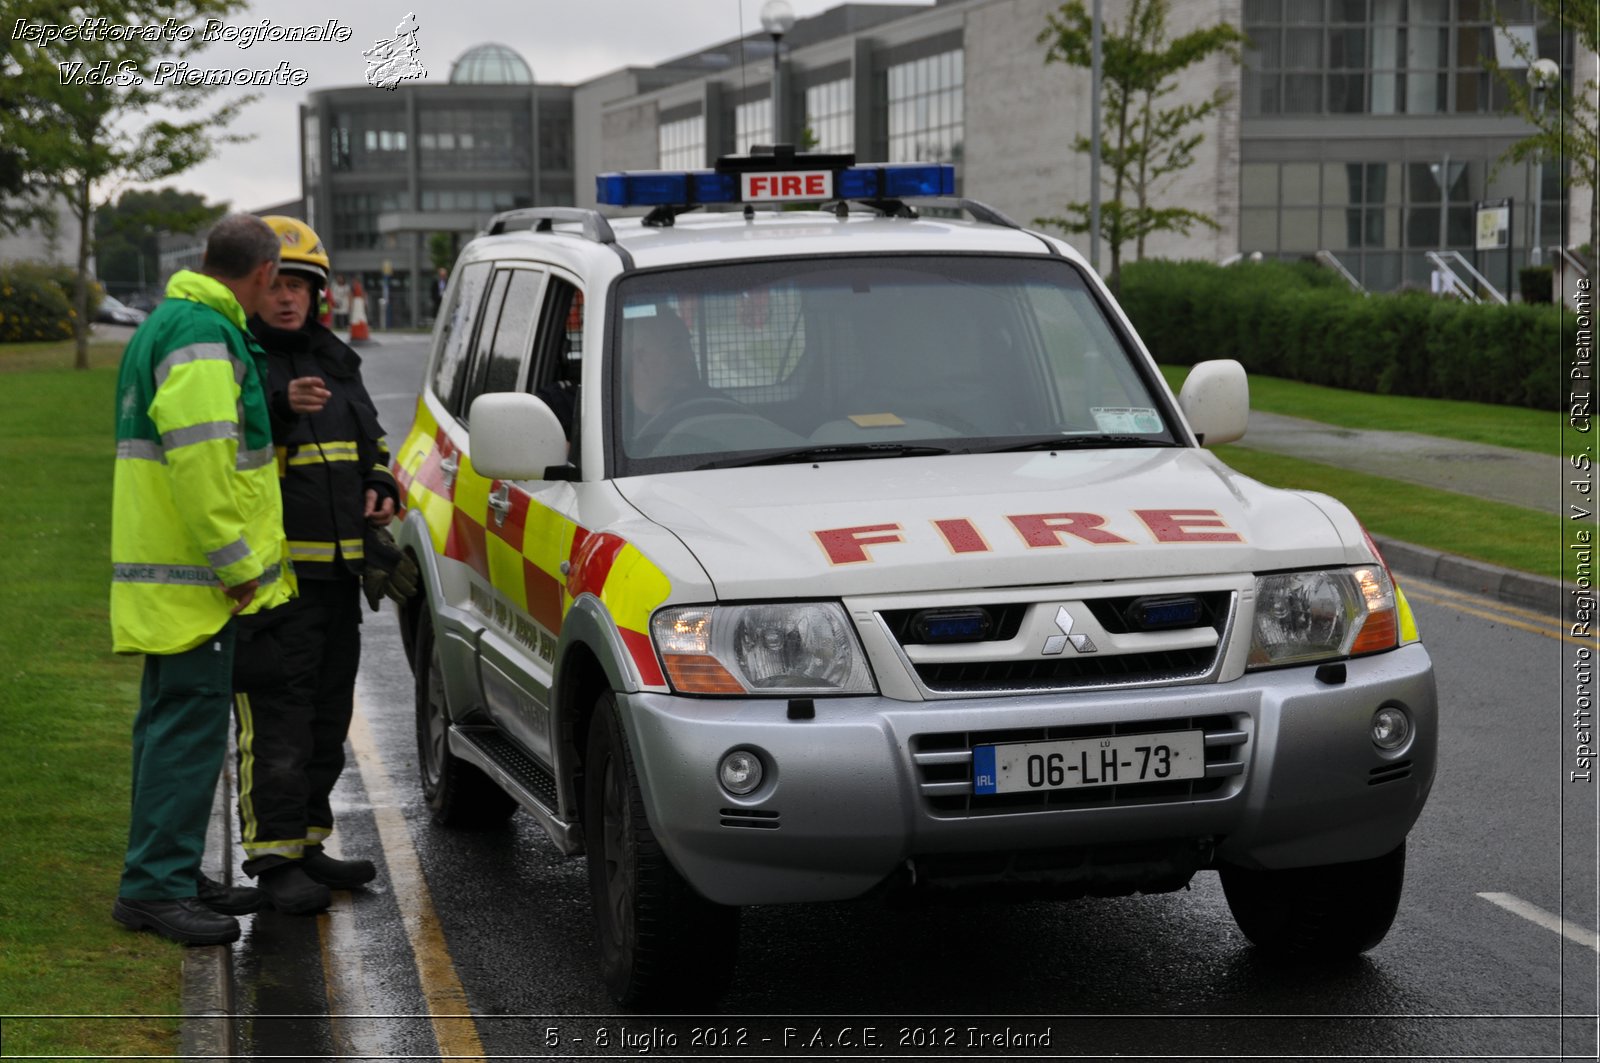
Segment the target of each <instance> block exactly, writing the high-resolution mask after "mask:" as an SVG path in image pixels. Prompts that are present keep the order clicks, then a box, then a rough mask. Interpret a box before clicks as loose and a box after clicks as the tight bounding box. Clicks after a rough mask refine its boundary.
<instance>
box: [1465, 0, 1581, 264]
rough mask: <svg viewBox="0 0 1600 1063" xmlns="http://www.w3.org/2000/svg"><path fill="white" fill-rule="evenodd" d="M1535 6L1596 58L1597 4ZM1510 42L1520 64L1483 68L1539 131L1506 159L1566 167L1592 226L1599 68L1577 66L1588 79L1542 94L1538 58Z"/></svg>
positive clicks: (1501, 26)
mask: <svg viewBox="0 0 1600 1063" xmlns="http://www.w3.org/2000/svg"><path fill="white" fill-rule="evenodd" d="M1534 6H1535V7H1536V8H1537V9H1538V11H1539V14H1540V16H1541V21H1543V22H1546V23H1548V24H1549V26H1550V27H1551V28H1554V29H1555V30H1557V31H1558V32H1559V34H1560V39H1561V40H1562V41H1563V42H1569V41H1571V42H1576V43H1579V44H1582V45H1583V47H1584V48H1585V49H1587V50H1588V51H1589V53H1590V54H1591V55H1593V54H1595V53H1596V52H1600V17H1596V13H1595V9H1594V6H1593V5H1592V4H1574V3H1569V2H1567V0H1534ZM1495 21H1496V31H1497V32H1499V33H1504V32H1505V30H1506V24H1505V22H1504V20H1503V19H1501V18H1500V17H1499V15H1498V13H1497V14H1496V19H1495ZM1507 39H1508V40H1510V41H1511V47H1512V50H1513V51H1514V52H1515V53H1516V55H1517V58H1518V60H1519V61H1520V63H1521V66H1519V67H1517V68H1508V67H1503V66H1501V65H1500V64H1499V63H1497V62H1495V61H1494V60H1492V59H1491V60H1489V61H1488V62H1486V63H1485V64H1484V65H1485V66H1487V67H1488V68H1489V69H1490V70H1491V71H1493V72H1494V75H1495V77H1496V78H1498V79H1499V80H1500V83H1501V84H1502V85H1504V86H1505V89H1506V95H1507V97H1508V98H1509V101H1510V110H1511V113H1513V114H1515V115H1517V116H1518V117H1520V118H1522V119H1523V120H1524V121H1526V122H1527V123H1528V124H1529V125H1531V126H1533V127H1534V133H1533V134H1532V135H1531V136H1528V137H1525V138H1523V139H1522V140H1519V141H1517V143H1515V144H1513V145H1512V146H1511V148H1510V149H1509V150H1508V151H1507V152H1506V153H1505V155H1503V156H1502V158H1509V159H1511V160H1512V161H1513V162H1530V161H1535V162H1536V161H1540V160H1543V161H1555V162H1559V163H1562V164H1564V165H1563V166H1562V175H1561V181H1562V183H1563V184H1565V185H1567V186H1568V187H1569V188H1587V189H1588V190H1589V197H1590V199H1589V217H1590V219H1591V224H1593V221H1594V220H1595V219H1600V80H1597V79H1596V77H1595V70H1594V65H1593V63H1592V61H1591V62H1589V63H1582V62H1580V63H1576V64H1574V67H1573V74H1574V77H1575V78H1582V79H1583V80H1582V82H1581V83H1579V84H1569V83H1568V82H1567V80H1566V79H1565V78H1557V79H1556V81H1555V83H1554V84H1552V85H1549V86H1547V87H1545V88H1544V89H1543V90H1542V91H1541V90H1539V89H1538V88H1537V87H1536V86H1535V85H1533V84H1530V79H1529V77H1528V74H1529V72H1530V70H1531V69H1532V66H1533V64H1534V62H1535V61H1536V60H1537V59H1538V58H1539V57H1538V56H1537V55H1536V54H1534V50H1533V49H1532V48H1530V47H1529V46H1528V43H1527V42H1526V41H1525V40H1522V39H1520V38H1518V37H1512V36H1510V35H1507ZM1525 68H1526V69H1525ZM1538 179H1539V178H1535V180H1538ZM1563 242H1565V241H1564V240H1563Z"/></svg>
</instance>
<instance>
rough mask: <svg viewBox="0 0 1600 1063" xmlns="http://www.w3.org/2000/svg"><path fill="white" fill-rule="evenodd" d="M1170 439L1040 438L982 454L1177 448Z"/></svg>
mask: <svg viewBox="0 0 1600 1063" xmlns="http://www.w3.org/2000/svg"><path fill="white" fill-rule="evenodd" d="M1177 445H1178V444H1176V443H1174V442H1172V441H1171V440H1170V439H1151V438H1150V437H1149V436H1129V435H1081V436H1038V437H1037V438H1034V439H1027V440H1023V441H1022V442H1021V443H1006V444H1004V445H1003V446H998V447H985V448H984V449H982V450H981V451H979V453H982V454H1010V453H1013V452H1017V451H1024V450H1113V449H1115V448H1117V447H1175V446H1177Z"/></svg>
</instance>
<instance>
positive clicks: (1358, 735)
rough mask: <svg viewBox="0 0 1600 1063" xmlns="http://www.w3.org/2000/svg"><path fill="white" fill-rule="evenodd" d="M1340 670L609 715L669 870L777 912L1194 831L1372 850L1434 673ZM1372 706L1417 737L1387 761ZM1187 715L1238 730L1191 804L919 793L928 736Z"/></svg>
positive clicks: (1221, 837) (1315, 855)
mask: <svg viewBox="0 0 1600 1063" xmlns="http://www.w3.org/2000/svg"><path fill="white" fill-rule="evenodd" d="M1345 670H1346V678H1345V680H1344V682H1342V683H1329V682H1324V681H1322V680H1319V679H1317V678H1316V669H1315V668H1314V667H1305V668H1288V669H1281V670H1277V671H1271V672H1262V673H1255V674H1250V675H1246V676H1245V677H1244V678H1242V679H1239V680H1237V681H1235V682H1231V683H1225V684H1217V685H1211V686H1183V687H1171V688H1164V689H1156V690H1151V689H1141V690H1137V691H1128V690H1123V691H1091V692H1084V693H1065V694H1050V695H1038V696H1028V697H1006V698H989V699H986V698H970V699H963V700H952V701H940V702H917V703H912V702H903V701H894V700H891V699H888V698H883V697H857V698H839V699H817V701H816V702H815V706H816V712H815V716H814V718H809V719H790V718H789V714H788V703H787V702H785V701H783V700H772V699H748V700H709V699H693V698H682V697H674V696H670V695H661V694H632V695H627V696H625V697H623V698H622V699H621V701H622V704H621V708H622V715H623V719H624V721H625V725H626V727H627V731H628V740H629V742H630V744H631V745H632V747H633V750H634V752H635V758H636V762H637V765H638V770H639V772H640V775H641V782H642V785H643V787H644V791H645V801H646V809H647V812H648V815H649V818H650V824H651V826H652V828H653V829H654V830H655V832H656V834H657V836H658V838H659V839H660V841H661V844H662V845H663V846H664V847H665V849H666V851H667V853H668V855H669V856H670V857H671V859H672V861H673V863H674V865H676V867H677V868H678V870H679V871H680V872H682V874H683V875H684V876H685V878H687V879H688V880H689V882H690V883H691V884H693V886H694V887H695V888H696V889H698V890H699V891H700V892H701V893H703V894H704V895H705V896H706V897H708V898H710V899H712V900H714V901H718V902H721V903H724V904H773V903H781V902H788V901H820V900H838V899H844V898H849V897H855V896H859V895H860V894H862V893H864V892H866V891H867V890H870V889H871V888H873V887H874V886H876V885H877V884H878V883H880V882H882V881H883V880H884V879H886V878H888V877H889V876H890V875H892V874H894V873H895V872H896V871H897V870H899V869H901V868H903V867H904V866H905V865H906V862H907V861H908V860H912V859H915V858H917V857H919V856H933V855H951V854H965V853H996V852H1004V851H1013V850H1014V851H1039V850H1051V849H1065V848H1071V847H1092V846H1117V845H1126V844H1130V843H1139V842H1145V841H1149V842H1185V841H1188V840H1191V839H1204V840H1206V843H1207V845H1210V844H1214V845H1215V857H1216V859H1217V860H1218V861H1225V862H1228V863H1233V864H1239V865H1243V866H1247V867H1263V868H1283V867H1300V866H1308V865H1314V864H1329V863H1340V862H1343V861H1349V860H1361V859H1367V858H1370V857H1374V856H1378V855H1381V854H1383V853H1385V852H1388V851H1389V850H1391V849H1393V848H1394V847H1395V846H1396V845H1398V844H1399V843H1400V842H1401V841H1402V840H1403V839H1404V838H1405V836H1406V833H1407V832H1408V831H1409V830H1410V829H1411V825H1412V824H1413V823H1414V822H1416V819H1417V816H1418V815H1419V814H1420V813H1421V811H1422V806H1423V803H1424V802H1425V801H1426V799H1427V796H1428V791H1429V788H1430V787H1431V785H1432V783H1433V774H1434V761H1435V753H1436V742H1437V737H1436V736H1437V724H1438V712H1437V704H1436V695H1435V691H1434V682H1433V667H1432V664H1431V662H1430V661H1429V659H1428V655H1427V652H1426V651H1425V650H1424V649H1423V648H1422V647H1421V646H1420V645H1412V646H1407V647H1402V648H1401V649H1398V650H1395V651H1393V652H1390V653H1384V654H1380V655H1377V656H1374V657H1368V658H1363V659H1359V660H1355V661H1350V662H1348V663H1347V665H1346V669H1345ZM1382 705H1399V706H1402V707H1403V708H1404V709H1405V710H1406V711H1407V712H1408V713H1409V714H1410V717H1411V720H1412V724H1413V728H1414V729H1413V733H1412V737H1411V739H1410V741H1409V742H1408V743H1407V744H1406V745H1405V746H1404V747H1402V748H1401V749H1399V750H1397V751H1395V752H1393V753H1384V752H1381V751H1380V750H1378V749H1377V747H1375V746H1374V745H1373V744H1372V742H1371V739H1370V737H1369V730H1370V722H1371V719H1372V715H1373V713H1374V712H1375V711H1376V710H1377V709H1378V708H1379V707H1380V706H1382ZM1197 720H1206V721H1210V723H1209V724H1207V726H1208V727H1213V726H1215V727H1218V728H1222V727H1223V726H1224V723H1225V724H1226V727H1227V728H1229V729H1232V730H1233V731H1235V732H1242V733H1243V736H1242V738H1239V739H1237V740H1236V742H1237V744H1236V745H1234V746H1233V747H1232V748H1231V749H1229V750H1227V751H1226V754H1225V755H1224V756H1223V757H1222V759H1221V762H1220V763H1221V766H1220V767H1217V768H1216V769H1215V770H1214V772H1213V778H1212V779H1211V780H1209V781H1207V782H1206V783H1205V785H1203V786H1198V787H1196V788H1195V790H1196V791H1197V792H1192V793H1190V792H1183V793H1176V794H1175V793H1172V792H1170V791H1166V790H1160V791H1158V790H1157V789H1150V790H1148V791H1147V792H1146V793H1144V794H1141V792H1140V788H1139V787H1137V786H1131V787H1129V786H1125V787H1121V788H1118V791H1117V794H1116V796H1115V798H1114V800H1111V799H1107V800H1101V799H1099V798H1097V799H1096V800H1095V801H1091V802H1087V803H1083V802H1080V803H1076V804H1074V803H1068V804H1041V805H1039V806H1037V807H1029V808H1023V809H1006V808H992V807H975V808H973V809H964V808H959V807H952V804H951V801H950V800H949V799H948V795H949V794H950V793H951V792H952V791H953V790H955V789H958V788H957V787H952V786H951V785H950V784H949V782H943V783H940V782H935V781H930V779H929V778H928V774H927V771H926V766H925V765H926V762H927V761H928V759H929V758H928V757H927V756H926V755H923V756H922V757H921V763H920V764H919V759H918V757H919V751H921V750H923V749H924V748H926V745H927V739H928V737H929V736H941V741H942V742H943V744H944V745H945V746H948V745H949V736H952V735H963V734H973V733H977V734H979V735H983V736H987V735H993V734H995V733H996V732H1001V733H1005V732H1037V731H1038V730H1039V729H1041V728H1046V727H1050V728H1061V727H1079V726H1082V727H1090V728H1093V727H1102V726H1103V727H1110V726H1113V725H1119V724H1122V725H1127V724H1134V725H1137V724H1155V723H1160V722H1164V721H1197ZM983 740H985V741H987V740H992V739H983ZM741 748H742V749H752V750H755V751H757V752H758V753H759V754H760V756H761V758H762V760H763V762H764V765H765V767H766V771H767V774H766V777H765V779H764V780H763V782H762V785H761V787H760V788H759V789H758V790H757V791H756V792H755V793H753V794H751V795H749V796H748V797H742V798H741V797H734V796H732V795H730V794H728V793H727V792H726V791H724V790H723V789H722V788H721V786H720V785H719V784H718V781H717V764H718V762H719V761H720V760H721V758H722V757H723V756H724V755H725V754H727V753H728V752H730V751H732V750H734V749H741ZM941 759H942V760H944V761H946V762H948V761H950V760H952V759H957V760H958V759H959V757H955V758H952V757H951V756H949V755H948V753H946V754H944V755H942V756H941ZM1158 793H1159V796H1157V795H1158ZM941 794H943V795H945V799H943V800H941V799H940V798H939V795H941ZM1080 796H1087V791H1078V792H1073V793H1072V794H1071V795H1070V799H1074V800H1075V799H1077V798H1079V797H1080ZM963 803H964V802H961V801H958V802H956V805H961V804H963Z"/></svg>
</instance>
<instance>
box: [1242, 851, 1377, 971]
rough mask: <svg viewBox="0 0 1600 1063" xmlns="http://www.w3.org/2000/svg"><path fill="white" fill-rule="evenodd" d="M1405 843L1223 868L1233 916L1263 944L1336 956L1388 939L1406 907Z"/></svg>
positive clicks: (1277, 951)
mask: <svg viewBox="0 0 1600 1063" xmlns="http://www.w3.org/2000/svg"><path fill="white" fill-rule="evenodd" d="M1405 878H1406V847H1405V843H1404V842H1401V843H1400V845H1399V846H1398V847H1397V848H1396V849H1395V850H1394V851H1393V852H1390V853H1386V854H1384V855H1383V856H1379V857H1376V858H1374V859H1372V860H1357V861H1355V862H1353V863H1348V864H1325V865H1322V866H1320V867H1296V868H1288V869H1286V870H1282V871H1253V870H1247V869H1245V868H1239V867H1224V868H1223V869H1222V891H1223V893H1224V894H1225V895H1226V896H1227V898H1228V908H1229V909H1230V910H1231V911H1232V912H1233V918H1234V921H1235V922H1236V923H1238V924H1239V929H1240V930H1242V931H1244V936H1245V937H1247V938H1249V939H1250V941H1251V943H1252V944H1254V945H1255V946H1256V947H1257V948H1259V949H1260V950H1261V951H1263V952H1266V953H1270V954H1273V955H1277V956H1288V957H1296V958H1318V957H1322V958H1338V957H1349V956H1355V955H1358V954H1360V953H1363V952H1366V951H1367V950H1368V949H1370V948H1372V947H1374V946H1375V945H1377V944H1378V942H1380V941H1382V940H1383V938H1384V935H1385V934H1387V933H1388V932H1389V926H1390V924H1391V923H1393V922H1394V915H1395V912H1396V911H1397V910H1398V909H1399V907H1400V891H1401V888H1402V887H1403V886H1404V885H1405Z"/></svg>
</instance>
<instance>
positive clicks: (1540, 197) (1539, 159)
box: [1528, 59, 1561, 266]
mask: <svg viewBox="0 0 1600 1063" xmlns="http://www.w3.org/2000/svg"><path fill="white" fill-rule="evenodd" d="M1560 80H1561V68H1560V67H1559V66H1557V65H1556V64H1555V61H1554V60H1552V59H1535V60H1534V62H1533V65H1532V66H1531V67H1529V68H1528V89H1529V91H1531V92H1532V93H1533V107H1534V112H1535V113H1536V114H1537V115H1538V116H1539V117H1540V118H1543V117H1544V105H1545V100H1546V99H1547V98H1548V97H1549V95H1550V90H1551V89H1553V88H1555V85H1556V82H1558V81H1560ZM1543 236H1544V151H1543V150H1540V149H1535V151H1534V153H1533V238H1532V239H1531V240H1529V241H1528V243H1529V244H1530V245H1531V246H1530V250H1529V252H1528V265H1530V266H1537V265H1539V264H1540V262H1541V261H1542V258H1543V256H1542V254H1541V252H1540V248H1539V241H1540V239H1542V238H1543Z"/></svg>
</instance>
